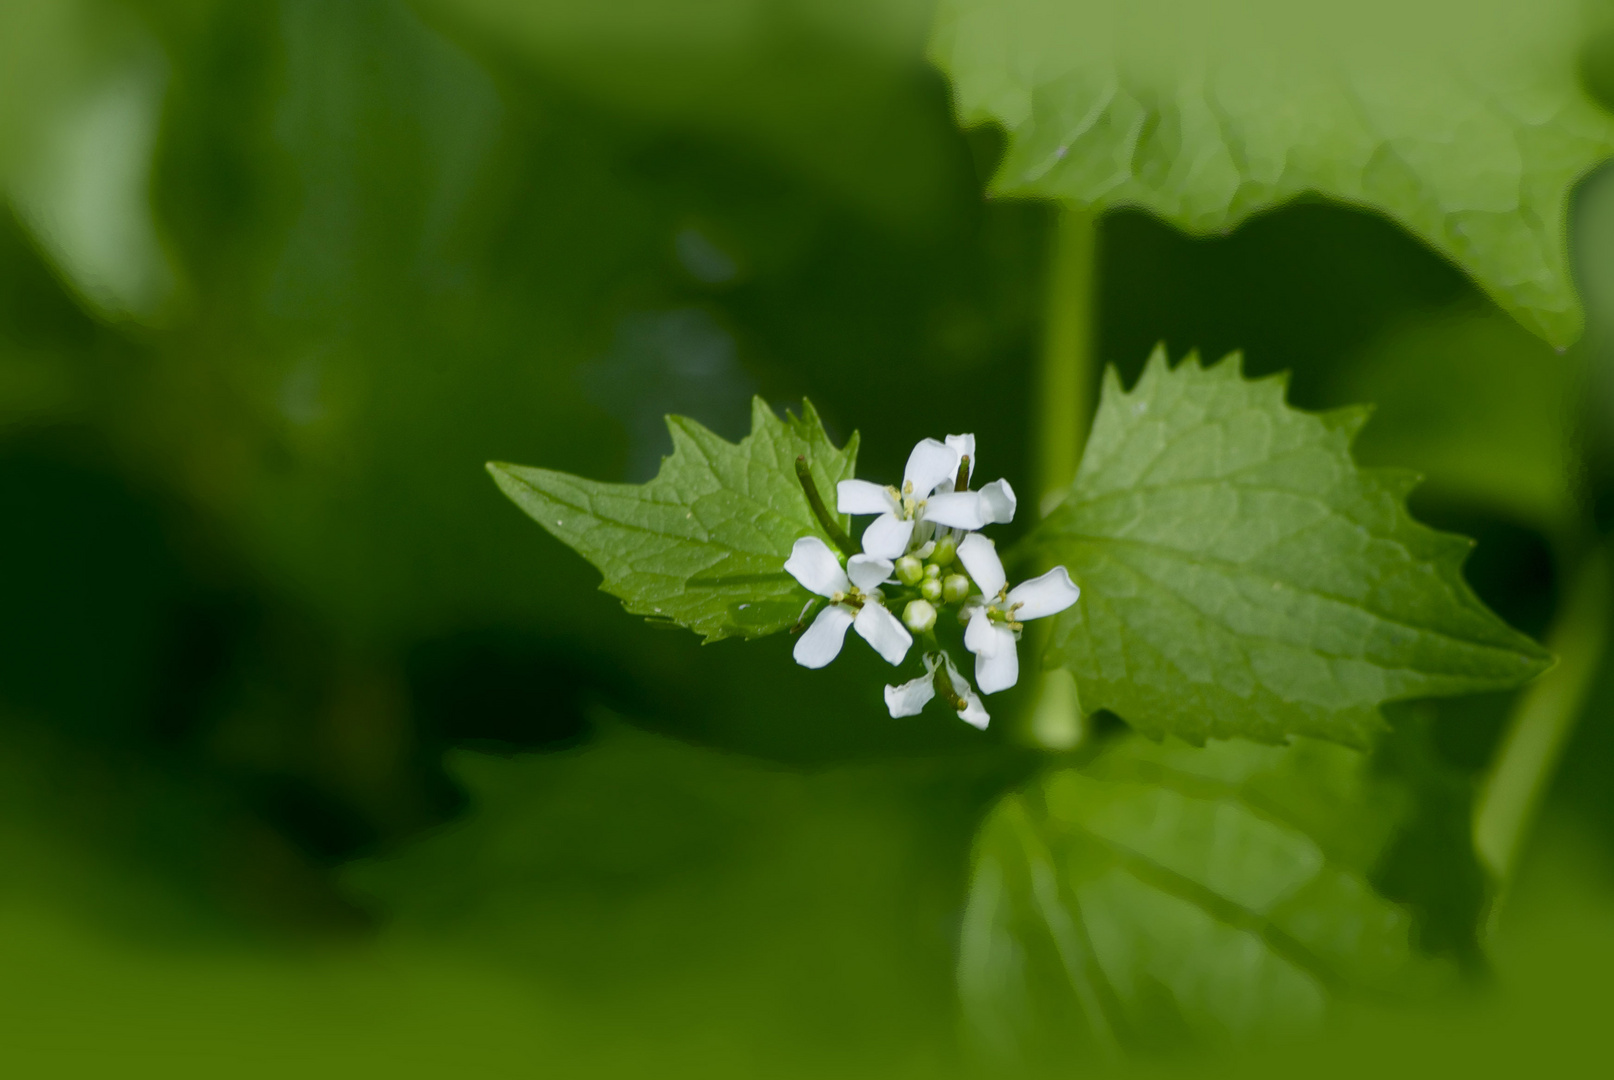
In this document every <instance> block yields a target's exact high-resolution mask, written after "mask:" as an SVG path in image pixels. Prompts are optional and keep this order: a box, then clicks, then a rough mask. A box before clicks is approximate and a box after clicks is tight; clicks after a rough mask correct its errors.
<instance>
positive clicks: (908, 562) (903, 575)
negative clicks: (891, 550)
mask: <svg viewBox="0 0 1614 1080" xmlns="http://www.w3.org/2000/svg"><path fill="white" fill-rule="evenodd" d="M924 576H925V564H924V563H922V562H920V561H919V560H918V559H916V558H914V557H913V556H912V555H904V556H903V557H902V558H900V559H898V560H897V580H898V581H900V582H902V583H903V584H904V585H917V584H919V579H920V578H922V577H924Z"/></svg>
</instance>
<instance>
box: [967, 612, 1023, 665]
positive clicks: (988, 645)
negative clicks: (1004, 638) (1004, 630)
mask: <svg viewBox="0 0 1614 1080" xmlns="http://www.w3.org/2000/svg"><path fill="white" fill-rule="evenodd" d="M997 629H998V627H997V625H996V624H995V623H993V622H992V620H991V619H990V618H988V617H987V614H986V609H985V608H980V607H978V608H976V609H975V610H974V611H973V612H971V613H970V621H969V625H968V626H966V627H964V648H966V649H968V650H969V651H970V652H972V653H974V654H975V655H977V656H983V655H987V656H989V655H991V654H992V653H994V652H996V651H997V648H998V645H999V644H1000V642H999V639H998V636H997V633H996V631H997ZM1012 636H1013V634H1012V631H1011V638H1012Z"/></svg>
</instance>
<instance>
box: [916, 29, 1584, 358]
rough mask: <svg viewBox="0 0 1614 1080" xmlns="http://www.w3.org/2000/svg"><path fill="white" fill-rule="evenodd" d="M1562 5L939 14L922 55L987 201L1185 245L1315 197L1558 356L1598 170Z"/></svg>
mask: <svg viewBox="0 0 1614 1080" xmlns="http://www.w3.org/2000/svg"><path fill="white" fill-rule="evenodd" d="M1580 9H1581V5H1580V4H1578V3H1576V2H1575V0H1554V2H1551V3H1537V4H1528V5H1524V4H1501V3H1492V4H1481V5H1475V4H1471V3H1461V2H1458V0H1370V2H1368V3H1365V4H1364V3H1356V4H1348V5H1337V4H1336V5H1319V4H1292V3H1283V2H1282V0H1221V2H1218V3H1214V4H1205V3H1192V2H1184V0H1152V2H1148V3H1141V4H1140V3H1129V4H1119V3H1116V2H1114V0H1085V2H1079V3H1055V2H1052V0H945V2H944V3H943V5H942V10H941V13H940V16H939V18H938V22H937V28H936V32H935V36H934V39H933V41H932V45H931V52H932V55H933V56H934V57H935V58H936V60H937V62H938V63H939V64H940V65H941V66H942V68H943V69H944V70H946V71H947V72H948V73H949V74H950V75H951V76H952V77H953V80H954V86H955V92H956V95H957V103H958V110H959V113H960V115H961V117H962V118H963V120H964V121H965V122H967V123H980V122H996V123H1000V124H1002V125H1003V126H1004V127H1006V128H1007V129H1008V131H1009V134H1010V141H1009V149H1008V153H1007V155H1006V157H1005V158H1004V160H1003V163H1002V165H1001V167H1000V168H999V171H998V174H997V178H996V180H995V181H994V185H993V186H994V189H995V190H997V191H999V192H1003V193H1006V194H1027V195H1044V196H1052V197H1056V198H1061V199H1067V200H1070V201H1072V202H1074V203H1077V204H1079V205H1082V206H1087V207H1093V208H1104V207H1111V206H1142V207H1144V208H1146V209H1149V210H1151V211H1153V212H1154V213H1157V214H1159V215H1161V216H1162V217H1165V218H1166V219H1167V220H1169V221H1171V222H1172V223H1174V224H1176V225H1178V226H1179V227H1181V228H1184V229H1187V230H1190V231H1192V232H1198V233H1210V232H1219V231H1225V230H1228V229H1231V228H1232V227H1233V226H1235V225H1237V224H1238V223H1239V222H1241V221H1243V220H1244V219H1246V218H1247V217H1249V216H1250V215H1251V214H1254V213H1257V212H1259V211H1261V210H1265V209H1268V208H1270V207H1272V206H1275V205H1278V204H1279V203H1282V202H1285V201H1287V200H1289V199H1291V198H1293V197H1295V196H1296V195H1299V194H1301V193H1302V192H1307V191H1314V192H1318V193H1320V194H1323V195H1327V196H1329V197H1332V198H1335V199H1340V200H1343V201H1345V202H1349V203H1355V204H1359V205H1367V206H1370V207H1374V208H1377V209H1379V210H1382V211H1383V212H1384V213H1386V214H1388V215H1389V216H1390V217H1391V218H1393V219H1395V220H1396V221H1398V222H1399V223H1400V224H1402V225H1403V226H1404V227H1406V228H1407V229H1409V230H1411V231H1412V232H1413V233H1415V234H1416V235H1417V236H1419V237H1420V238H1422V239H1423V240H1424V241H1425V242H1426V243H1428V244H1430V245H1431V246H1433V247H1434V248H1435V249H1436V250H1438V251H1440V252H1442V253H1443V254H1445V255H1446V256H1447V257H1448V258H1450V259H1452V260H1453V261H1455V262H1456V263H1457V264H1458V265H1459V266H1461V267H1462V268H1463V269H1465V270H1466V271H1468V272H1469V273H1470V274H1472V275H1473V276H1474V277H1475V278H1476V279H1477V280H1478V281H1479V283H1480V284H1481V285H1482V286H1483V287H1484V288H1485V290H1486V291H1487V292H1489V293H1490V294H1491V295H1492V296H1493V297H1495V298H1496V300H1497V301H1498V302H1499V303H1500V304H1501V305H1502V306H1503V307H1505V308H1506V309H1507V310H1508V311H1510V312H1511V313H1513V314H1514V315H1515V316H1517V317H1518V318H1519V319H1520V321H1521V322H1523V323H1524V324H1525V325H1526V326H1528V327H1530V329H1532V330H1533V331H1535V332H1536V333H1538V334H1540V335H1541V336H1543V337H1545V338H1546V339H1547V340H1549V341H1551V342H1553V343H1555V344H1559V345H1563V344H1567V343H1568V342H1570V341H1572V340H1573V339H1574V338H1575V337H1576V336H1577V335H1578V334H1579V333H1580V329H1581V323H1582V314H1581V309H1580V304H1579V302H1578V301H1577V299H1576V297H1575V291H1574V287H1573V285H1572V283H1571V280H1570V276H1569V266H1568V257H1567V244H1566V237H1565V230H1566V217H1567V211H1568V196H1569V189H1570V187H1571V186H1572V185H1573V184H1574V182H1575V181H1576V180H1577V179H1578V178H1579V177H1580V176H1581V175H1582V174H1584V173H1585V172H1587V171H1588V170H1589V169H1590V168H1591V167H1592V166H1593V165H1594V164H1596V163H1597V162H1598V161H1601V160H1603V159H1604V158H1606V157H1608V156H1609V154H1610V151H1611V150H1614V123H1611V122H1610V120H1609V118H1608V117H1607V116H1605V115H1604V114H1603V113H1602V112H1600V111H1599V110H1598V109H1597V108H1596V107H1595V106H1594V105H1593V104H1592V102H1591V100H1590V99H1589V97H1588V96H1587V95H1586V93H1585V91H1584V90H1583V89H1582V87H1581V86H1580V83H1579V80H1578V68H1577V59H1578V57H1577V50H1578V48H1579V46H1580V39H1581V27H1580V24H1579V20H1580V16H1581V10H1580Z"/></svg>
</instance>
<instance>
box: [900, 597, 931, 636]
mask: <svg viewBox="0 0 1614 1080" xmlns="http://www.w3.org/2000/svg"><path fill="white" fill-rule="evenodd" d="M902 622H903V625H904V626H906V627H907V628H908V629H909V630H912V631H913V632H914V633H916V634H923V633H925V632H926V631H928V630H930V629H931V628H932V627H934V626H935V625H936V609H935V608H933V607H931V606H930V604H929V602H928V601H925V600H910V601H908V606H907V607H905V608H903V609H902Z"/></svg>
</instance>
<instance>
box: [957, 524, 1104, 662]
mask: <svg viewBox="0 0 1614 1080" xmlns="http://www.w3.org/2000/svg"><path fill="white" fill-rule="evenodd" d="M958 561H959V562H961V563H963V564H964V569H965V570H967V571H968V572H969V575H970V577H971V578H973V579H974V580H975V584H976V585H977V586H979V587H980V590H981V596H979V597H977V598H975V599H973V600H971V601H970V602H969V603H968V604H966V606H965V609H964V613H963V614H964V615H965V616H967V617H968V619H969V624H968V626H967V627H966V628H965V630H964V647H965V648H966V649H968V650H969V651H970V652H972V653H974V654H975V683H976V685H977V686H979V687H980V688H981V693H983V694H995V693H997V692H998V691H999V690H1007V689H1008V688H1009V687H1011V686H1013V685H1014V684H1015V683H1017V682H1019V681H1020V657H1019V654H1018V652H1017V651H1016V649H1015V645H1016V643H1017V642H1018V641H1019V640H1020V627H1021V624H1022V623H1026V622H1029V621H1030V620H1032V619H1041V618H1044V617H1046V616H1049V615H1056V614H1058V613H1059V612H1061V611H1064V610H1065V609H1066V608H1068V607H1070V606H1071V605H1072V604H1074V603H1075V602H1076V600H1077V598H1078V597H1079V596H1081V594H1082V591H1081V589H1079V588H1078V587H1077V586H1076V584H1075V582H1073V581H1071V580H1070V574H1069V573H1067V572H1066V570H1065V568H1064V567H1063V566H1056V567H1054V568H1053V569H1052V570H1050V571H1048V572H1047V573H1046V574H1043V575H1042V576H1041V577H1035V578H1032V579H1031V580H1030V581H1023V582H1021V583H1020V584H1019V585H1016V586H1015V587H1014V588H1012V589H1010V588H1008V578H1007V576H1006V575H1005V574H1004V573H1003V561H1002V560H1001V559H999V558H998V552H997V548H996V546H995V545H994V544H993V543H992V541H990V540H988V539H987V538H986V537H984V536H982V535H981V534H980V533H971V534H970V535H968V536H966V537H965V538H964V540H963V542H962V543H960V544H959V545H958Z"/></svg>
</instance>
